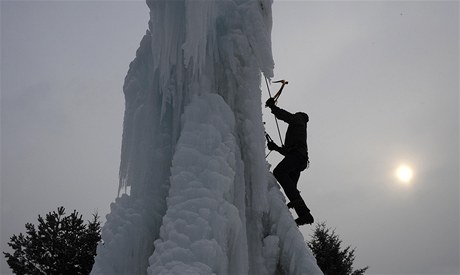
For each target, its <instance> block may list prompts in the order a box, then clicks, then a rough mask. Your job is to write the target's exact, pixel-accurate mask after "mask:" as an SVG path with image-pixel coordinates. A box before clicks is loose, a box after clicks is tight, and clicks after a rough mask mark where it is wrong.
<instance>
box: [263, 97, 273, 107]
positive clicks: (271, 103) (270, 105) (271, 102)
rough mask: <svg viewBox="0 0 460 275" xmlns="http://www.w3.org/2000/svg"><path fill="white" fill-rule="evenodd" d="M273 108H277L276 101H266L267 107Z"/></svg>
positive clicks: (270, 99)
mask: <svg viewBox="0 0 460 275" xmlns="http://www.w3.org/2000/svg"><path fill="white" fill-rule="evenodd" d="M273 106H275V99H274V98H273V97H270V98H269V99H267V101H265V107H268V108H272V107H273Z"/></svg>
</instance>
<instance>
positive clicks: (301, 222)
mask: <svg viewBox="0 0 460 275" xmlns="http://www.w3.org/2000/svg"><path fill="white" fill-rule="evenodd" d="M314 221H315V219H314V218H313V216H312V215H311V214H310V213H308V215H307V216H302V217H298V218H297V219H295V223H296V224H297V226H301V225H304V224H312V223H313V222H314Z"/></svg>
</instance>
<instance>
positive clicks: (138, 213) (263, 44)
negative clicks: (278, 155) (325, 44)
mask: <svg viewBox="0 0 460 275" xmlns="http://www.w3.org/2000/svg"><path fill="white" fill-rule="evenodd" d="M147 5H148V7H149V8H150V21H149V29H148V30H147V33H146V34H145V36H144V37H143V39H142V41H141V44H140V47H139V49H138V50H137V53H136V58H135V59H134V61H133V62H132V63H131V65H130V69H129V72H128V74H127V76H126V79H125V84H124V87H123V90H124V94H125V100H126V106H125V116H124V124H123V140H122V149H121V150H122V151H121V164H120V186H119V188H120V193H122V195H121V196H119V197H118V198H117V199H116V200H115V202H114V203H112V204H111V213H110V214H109V215H107V222H106V223H105V225H104V227H103V229H102V238H103V244H100V245H99V247H98V250H97V257H96V262H95V265H94V267H93V272H92V273H93V274H147V273H148V274H321V271H320V270H319V268H318V267H317V265H316V260H315V259H314V257H313V256H312V255H311V253H310V251H309V250H308V249H307V247H306V244H305V242H304V239H303V236H302V235H301V233H300V231H299V230H298V228H297V226H296V224H295V222H294V220H293V218H292V216H291V214H290V212H289V210H288V209H287V207H286V205H285V200H284V197H283V195H282V193H281V192H280V190H279V188H278V185H277V183H276V180H275V179H274V178H273V176H272V175H271V174H270V172H269V170H268V165H267V163H266V161H265V139H264V128H263V123H262V110H261V106H262V104H261V90H260V83H261V73H262V74H263V75H264V76H265V77H267V78H271V77H272V76H273V67H274V62H273V58H272V54H271V36H270V34H271V25H272V19H271V18H272V17H271V16H272V15H271V5H272V1H271V0H207V1H194V0H190V1H185V0H171V1H167V0H158V1H154V0H148V1H147Z"/></svg>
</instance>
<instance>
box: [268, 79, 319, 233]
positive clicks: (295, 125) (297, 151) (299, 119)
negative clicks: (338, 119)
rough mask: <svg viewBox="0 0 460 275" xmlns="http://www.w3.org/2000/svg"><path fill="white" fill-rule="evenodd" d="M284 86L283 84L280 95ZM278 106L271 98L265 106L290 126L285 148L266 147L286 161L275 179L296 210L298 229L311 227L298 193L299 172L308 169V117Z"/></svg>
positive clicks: (277, 168)
mask: <svg viewBox="0 0 460 275" xmlns="http://www.w3.org/2000/svg"><path fill="white" fill-rule="evenodd" d="M284 84H285V83H284V81H283V85H282V86H281V89H280V91H281V90H282V89H283V87H284ZM278 94H279V93H278ZM275 102H276V101H275V98H269V99H268V100H267V101H266V106H267V107H269V108H270V109H271V111H272V113H273V114H274V115H275V117H276V118H277V119H280V120H282V121H284V122H286V123H288V124H289V126H288V128H287V131H286V137H285V144H284V146H282V147H279V146H278V145H276V144H275V143H274V142H273V141H271V140H269V141H268V143H267V147H268V149H269V150H270V151H272V150H275V151H277V152H279V153H280V154H282V155H283V156H284V159H283V160H282V161H281V162H280V163H279V164H278V165H277V166H276V167H275V169H274V170H273V175H274V176H275V178H276V180H277V181H278V182H279V183H280V185H281V186H282V187H283V190H284V193H285V194H286V196H287V197H288V199H289V203H288V205H287V206H288V207H289V208H294V209H295V211H296V213H297V215H298V218H297V219H296V220H295V221H296V223H297V225H303V224H311V223H313V222H314V219H313V216H312V215H311V214H310V209H308V207H307V205H306V204H305V202H304V200H303V199H302V197H301V196H300V192H299V190H298V189H297V182H298V180H299V177H300V172H302V171H303V170H305V169H306V168H307V167H308V165H309V159H308V146H307V122H308V120H309V118H308V115H307V114H306V113H302V112H298V113H295V114H291V113H289V112H288V111H286V110H283V109H281V108H279V107H278V106H276V105H275Z"/></svg>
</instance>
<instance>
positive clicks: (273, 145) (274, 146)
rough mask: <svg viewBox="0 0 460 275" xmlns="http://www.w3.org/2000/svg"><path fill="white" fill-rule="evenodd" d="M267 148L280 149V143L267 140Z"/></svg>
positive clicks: (271, 149)
mask: <svg viewBox="0 0 460 275" xmlns="http://www.w3.org/2000/svg"><path fill="white" fill-rule="evenodd" d="M267 148H268V150H270V151H273V150H276V149H278V145H276V143H274V142H272V141H271V142H267Z"/></svg>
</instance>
